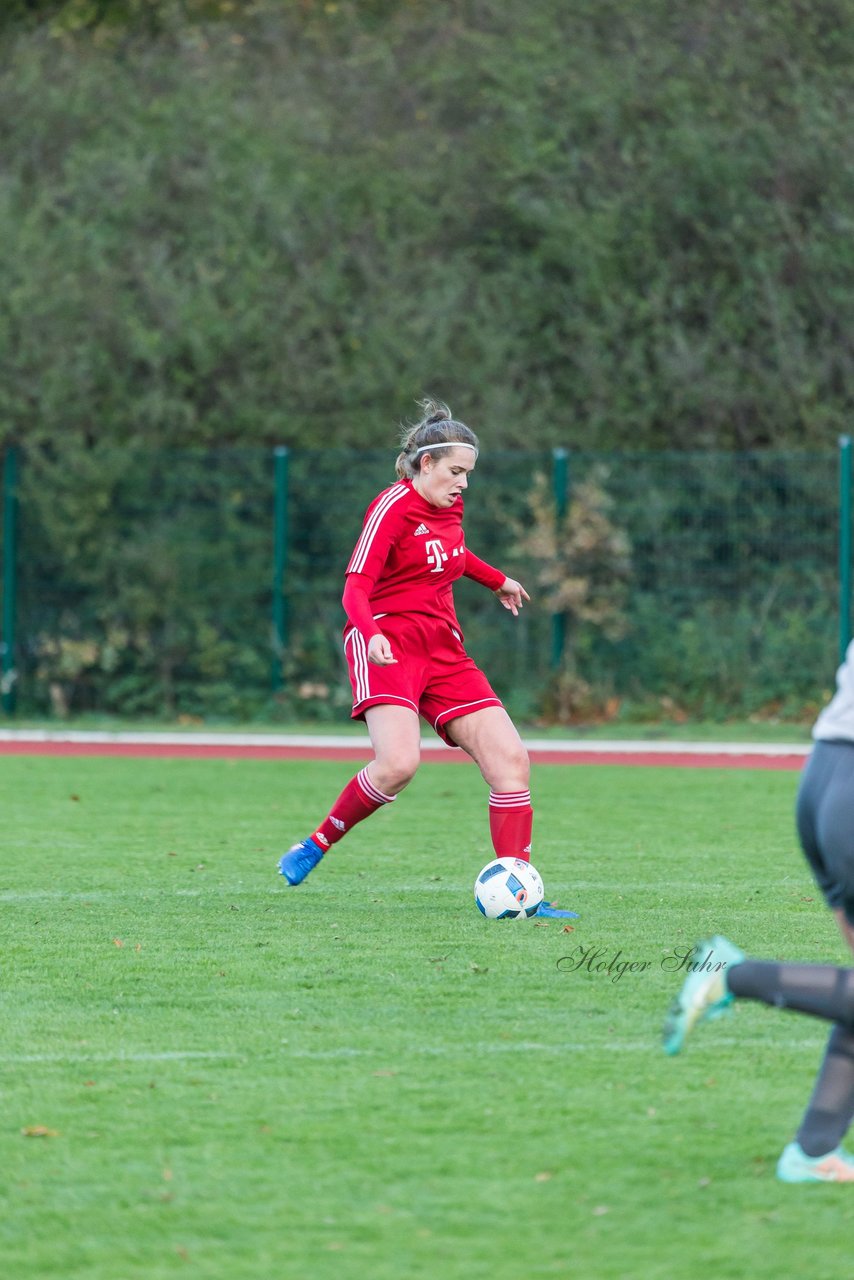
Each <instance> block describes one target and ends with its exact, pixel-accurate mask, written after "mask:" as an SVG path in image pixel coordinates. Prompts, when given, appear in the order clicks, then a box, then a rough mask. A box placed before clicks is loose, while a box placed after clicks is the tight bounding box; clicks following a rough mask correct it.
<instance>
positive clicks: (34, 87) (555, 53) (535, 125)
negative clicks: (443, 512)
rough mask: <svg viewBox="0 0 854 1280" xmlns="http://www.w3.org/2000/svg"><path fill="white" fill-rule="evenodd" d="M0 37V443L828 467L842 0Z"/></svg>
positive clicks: (261, 18)
mask: <svg viewBox="0 0 854 1280" xmlns="http://www.w3.org/2000/svg"><path fill="white" fill-rule="evenodd" d="M4 12H5V15H6V17H5V27H4V30H3V32H2V35H0V154H2V167H1V168H0V276H2V279H3V281H4V288H3V290H2V291H0V342H2V346H3V350H4V360H3V364H2V369H0V433H2V438H5V439H13V438H14V439H18V440H27V441H32V442H40V441H50V442H51V445H52V446H53V447H57V444H58V441H59V439H60V438H61V439H62V441H63V446H62V447H63V448H67V449H73V448H87V447H90V446H91V444H92V442H93V441H102V440H109V441H112V442H114V443H137V442H141V441H144V442H146V443H148V444H155V445H164V444H165V445H169V446H175V445H198V444H225V443H237V444H249V443H252V444H258V443H272V442H277V441H283V442H286V443H291V444H299V445H307V446H310V447H314V446H318V445H322V444H324V443H330V444H347V445H353V446H356V447H359V446H363V445H376V446H379V445H384V444H387V443H388V442H389V438H390V433H393V431H394V424H395V423H396V422H397V421H398V420H399V419H400V418H401V417H403V416H405V415H406V414H407V413H408V412H409V409H410V407H411V406H412V404H413V401H414V399H415V398H416V397H417V396H419V395H421V394H423V393H424V392H425V391H431V392H435V393H437V394H439V395H442V396H443V397H444V398H445V399H447V400H448V401H449V402H450V403H451V405H452V406H453V407H454V408H455V410H456V412H457V413H458V414H460V415H462V416H463V417H465V418H467V419H468V420H470V421H471V422H472V424H473V425H474V426H475V427H476V428H477V429H479V430H480V431H482V433H483V436H484V439H485V442H486V444H487V445H488V446H489V445H491V446H492V447H512V446H513V445H514V444H519V443H521V442H523V441H524V442H527V443H533V444H535V445H536V446H537V447H540V446H548V445H550V444H569V445H572V446H574V447H581V448H606V449H612V448H632V449H638V448H640V449H647V448H649V449H660V448H676V449H693V448H737V449H754V448H757V447H759V448H761V447H765V446H777V447H782V446H786V445H788V446H792V447H804V446H806V447H812V446H815V447H822V446H828V445H832V443H833V441H834V437H835V434H836V433H837V432H838V431H840V430H843V429H845V428H846V427H847V426H848V425H850V410H851V395H852V392H851V387H852V385H854V378H852V372H854V370H853V369H852V341H854V339H853V338H852V335H854V235H852V231H854V214H852V210H853V209H854V163H852V159H854V157H852V149H854V118H852V115H854V105H853V104H854V97H852V94H851V93H850V83H851V72H852V62H853V61H854V21H852V17H854V13H852V9H851V4H850V0H837V2H836V3H834V2H833V0H821V2H819V0H735V2H733V0H709V3H706V4H704V5H703V6H697V5H694V4H688V3H677V4H673V3H672V0H644V3H640V2H639V0H576V2H575V3H573V4H569V5H555V4H554V3H553V0H525V2H524V3H521V2H519V3H511V2H509V0H429V2H428V0H374V2H372V3H367V2H361V3H357V2H350V3H335V2H331V0H330V2H327V3H320V2H315V0H290V2H286V0H256V2H254V3H246V4H238V3H229V2H226V0H222V2H220V3H217V2H215V0H183V3H179V2H178V0H162V2H158V0H113V2H112V3H111V2H109V0H65V2H64V3H60V2H56V3H43V4H41V3H36V2H35V0H17V3H15V0H13V3H12V5H11V7H9V5H8V4H7V6H6V9H5V10H4Z"/></svg>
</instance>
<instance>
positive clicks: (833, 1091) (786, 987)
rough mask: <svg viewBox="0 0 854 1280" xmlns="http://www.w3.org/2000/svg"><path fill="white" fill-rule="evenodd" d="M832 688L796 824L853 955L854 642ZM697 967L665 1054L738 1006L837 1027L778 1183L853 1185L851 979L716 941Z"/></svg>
mask: <svg viewBox="0 0 854 1280" xmlns="http://www.w3.org/2000/svg"><path fill="white" fill-rule="evenodd" d="M836 684H837V688H836V694H835V695H834V697H833V699H832V701H831V702H830V703H829V704H828V705H827V706H826V707H825V709H824V710H823V711H822V712H821V714H820V715H819V717H818V720H817V721H816V723H815V726H814V728H813V738H814V739H815V742H814V746H813V749H812V752H811V753H810V757H809V759H808V761H807V763H806V766H805V768H804V771H803V774H802V775H801V783H800V787H799V789H798V799H797V806H796V819H797V828H798V835H799V837H800V842H801V846H802V848H803V851H804V853H805V855H806V857H807V860H808V862H809V864H810V868H811V870H812V873H813V876H814V877H815V880H816V883H817V884H818V886H819V888H820V889H821V891H822V893H823V894H824V898H825V901H826V902H827V905H828V906H829V907H830V909H831V911H832V912H833V914H834V916H835V917H836V921H837V923H838V925H839V928H840V930H841V933H842V936H843V938H844V939H845V941H846V943H847V944H848V946H849V947H851V949H852V950H854V642H852V643H851V644H850V645H849V646H848V650H847V652H846V655H845V661H844V662H843V664H842V666H841V667H840V668H839V670H838V672H837V675H836ZM694 963H695V966H696V967H695V970H694V972H693V973H691V974H690V975H689V977H688V978H687V979H686V980H685V983H684V985H683V987H682V990H681V992H680V993H679V995H678V997H677V998H676V1000H675V1002H674V1003H673V1005H672V1006H671V1009H670V1012H669V1014H668V1017H667V1020H666V1023H665V1028H664V1048H665V1051H666V1052H667V1053H678V1052H679V1050H680V1049H681V1047H682V1044H683V1042H684V1039H685V1037H686V1035H687V1034H688V1033H689V1032H690V1031H691V1029H692V1028H693V1027H694V1026H696V1025H697V1023H699V1022H702V1021H704V1020H705V1019H711V1018H714V1017H716V1016H717V1015H718V1014H719V1013H722V1012H723V1011H724V1010H725V1009H726V1007H727V1006H728V1005H730V1004H731V1003H732V1001H733V1000H736V999H741V1000H760V1001H762V1002H763V1003H765V1004H770V1005H776V1006H777V1007H778V1008H781V1009H794V1010H797V1011H798V1012H800V1013H807V1014H810V1015H811V1016H812V1017H815V1018H823V1019H825V1020H826V1021H828V1022H832V1023H833V1024H834V1025H833V1028H832V1030H831V1032H830V1038H829V1040H828V1043H827V1048H826V1050H825V1055H824V1061H823V1063H822V1066H821V1069H820V1071H819V1074H818V1078H817V1080H816V1082H815V1086H814V1088H813V1093H812V1097H811V1098H810V1101H809V1105H808V1106H807V1109H806V1112H805V1113H804V1116H803V1119H802V1120H801V1124H800V1128H799V1129H798V1131H797V1133H796V1135H795V1138H794V1140H793V1141H792V1142H790V1143H789V1144H788V1146H787V1147H786V1148H785V1150H784V1151H783V1154H782V1155H781V1156H780V1159H779V1161H778V1162H777V1176H778V1178H780V1179H781V1180H782V1181H783V1182H854V1156H852V1155H851V1154H850V1153H849V1152H847V1151H845V1150H844V1149H843V1147H842V1146H841V1145H840V1144H841V1142H842V1140H843V1138H844V1137H845V1135H846V1133H847V1132H848V1129H849V1127H850V1125H851V1121H852V1119H854V969H845V968H836V967H835V966H832V965H811V964H788V963H786V964H783V963H779V964H778V963H775V962H769V961H763V960H748V959H746V958H745V956H744V955H743V954H742V952H741V951H739V949H738V948H737V947H735V946H733V944H732V943H731V942H728V941H727V940H726V939H725V938H720V937H716V938H712V939H711V940H710V941H709V942H701V943H698V944H697V946H696V947H695V949H694Z"/></svg>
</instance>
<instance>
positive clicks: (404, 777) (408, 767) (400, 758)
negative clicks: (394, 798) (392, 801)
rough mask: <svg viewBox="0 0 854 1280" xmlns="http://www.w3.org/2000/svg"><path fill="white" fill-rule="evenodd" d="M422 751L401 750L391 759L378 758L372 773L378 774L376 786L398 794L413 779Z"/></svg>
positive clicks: (391, 793) (392, 793)
mask: <svg viewBox="0 0 854 1280" xmlns="http://www.w3.org/2000/svg"><path fill="white" fill-rule="evenodd" d="M420 760H421V755H420V752H419V751H417V750H415V751H400V752H398V753H397V754H396V755H395V756H394V757H393V758H391V759H385V758H384V759H382V760H377V762H376V766H375V768H373V769H372V770H371V774H372V775H374V774H376V777H377V781H376V786H378V787H379V788H380V790H381V791H387V792H388V793H389V794H390V795H397V793H398V791H402V790H403V788H404V787H405V786H408V784H409V783H410V782H411V781H412V779H413V778H414V777H415V774H416V772H417V769H418V765H419V764H420Z"/></svg>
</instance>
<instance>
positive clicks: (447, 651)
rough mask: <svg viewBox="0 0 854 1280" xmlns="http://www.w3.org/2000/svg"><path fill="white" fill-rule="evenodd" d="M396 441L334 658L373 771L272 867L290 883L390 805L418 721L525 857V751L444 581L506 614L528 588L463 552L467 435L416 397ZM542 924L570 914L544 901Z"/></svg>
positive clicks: (356, 554) (416, 741) (349, 578)
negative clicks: (470, 778) (458, 755)
mask: <svg viewBox="0 0 854 1280" xmlns="http://www.w3.org/2000/svg"><path fill="white" fill-rule="evenodd" d="M421 407H422V409H423V414H424V416H423V418H422V420H421V421H420V422H419V423H418V424H417V425H416V426H414V427H412V428H409V429H407V430H406V431H405V433H404V436H403V440H402V444H403V449H402V451H401V453H400V455H399V457H398V459H397V475H398V480H397V482H396V483H395V484H393V485H391V487H390V488H388V489H384V490H383V492H382V493H381V494H379V496H378V497H377V498H375V499H374V501H373V502H372V503H371V505H370V506H369V507H368V510H367V512H366V514H365V521H364V525H363V528H362V532H361V535H360V537H359V539H358V541H357V543H356V546H355V549H354V551H353V554H352V556H351V557H350V563H349V564H348V566H347V571H346V583H345V587H344V596H343V605H344V611H345V613H346V615H347V625H346V627H345V628H344V651H345V653H346V656H347V662H348V666H349V672H350V682H351V684H352V686H353V699H354V700H353V712H352V714H353V717H354V718H355V719H360V720H364V721H365V722H366V724H367V727H368V734H369V736H370V739H371V746H372V748H373V752H374V758H373V760H372V761H371V762H370V763H369V764H368V765H366V766H365V768H364V769H362V770H360V772H359V773H357V774H356V776H355V777H354V778H352V779H351V780H350V781H349V782H348V783H347V786H346V787H345V788H344V790H343V791H342V792H341V794H340V796H339V797H338V799H337V800H336V801H335V803H334V804H333V806H332V808H331V810H330V812H329V814H328V816H327V817H326V818H325V819H324V821H323V822H322V823H321V824H320V826H319V827H318V828H317V829H316V830H315V831H314V832H312V834H311V835H310V836H308V838H307V839H305V840H301V841H300V842H299V843H298V844H295V845H294V846H293V848H291V849H289V850H288V852H287V853H285V854H283V855H282V857H281V858H280V859H279V870H280V872H281V874H282V875H283V876H284V877H285V879H286V880H287V882H288V884H291V885H297V884H301V883H302V881H303V880H304V879H305V878H306V876H307V875H308V874H309V872H310V871H311V870H312V869H313V868H314V867H315V866H317V864H318V862H319V861H320V859H321V858H322V857H324V855H325V854H326V853H327V851H328V850H329V849H330V848H331V846H332V845H334V844H337V842H338V841H339V840H340V839H341V838H342V837H343V836H344V835H346V833H347V832H348V831H350V830H351V829H352V828H353V827H354V826H355V825H356V823H357V822H361V821H362V820H363V819H364V818H367V817H369V816H370V815H371V814H372V813H375V812H376V810H377V809H379V808H381V807H382V806H383V805H386V804H390V803H391V802H392V801H393V800H394V799H395V797H396V796H397V794H398V792H400V791H402V790H403V788H404V787H405V786H406V785H407V783H408V782H410V781H411V779H412V777H413V776H414V774H415V771H416V769H417V768H418V765H419V762H420V755H421V750H420V741H421V735H420V722H419V716H423V717H424V719H425V720H427V721H429V723H430V724H431V725H432V726H433V728H434V729H435V730H436V732H437V733H438V734H439V736H440V737H441V738H443V739H444V740H445V742H447V743H449V744H450V745H451V746H457V747H462V748H463V750H464V751H467V752H468V754H469V755H470V756H471V757H472V759H473V760H474V761H475V763H476V764H477V765H478V767H479V769H480V771H481V773H482V774H483V777H484V779H485V781H486V782H487V784H488V785H489V788H490V792H489V827H490V834H491V837H492V844H493V847H494V849H495V856H496V857H505V856H506V857H516V858H523V859H525V860H528V859H529V858H530V852H531V826H532V820H533V812H532V809H531V793H530V790H529V764H528V754H527V751H526V750H525V747H524V745H523V743H522V740H521V738H520V737H519V734H518V733H517V731H516V728H515V726H514V725H513V722H512V721H511V719H510V717H509V715H508V714H507V712H506V711H505V709H504V707H503V706H502V703H501V700H500V698H498V697H497V695H496V694H495V692H494V691H493V689H492V687H491V685H490V684H489V681H488V680H487V678H486V676H485V675H484V674H483V672H482V671H481V670H480V669H479V668H478V667H477V666H476V664H475V662H474V661H473V659H472V658H470V657H469V655H468V654H467V653H466V650H465V647H464V645H463V636H462V631H461V629H460V624H459V622H458V621H457V616H456V613H455V611H454V596H453V584H454V582H455V580H456V579H457V578H460V577H462V576H463V575H465V576H466V577H468V578H473V579H474V581H475V582H479V583H481V585H482V586H484V587H487V588H488V589H489V590H490V591H493V592H494V593H495V595H496V596H497V597H498V599H499V601H500V602H501V604H502V605H503V606H504V607H505V608H506V609H509V610H510V612H511V613H512V614H513V616H514V617H516V616H517V615H518V612H519V610H520V609H521V608H522V604H523V601H525V600H528V599H530V597H529V595H528V593H527V591H526V590H525V588H524V587H523V586H522V585H521V583H519V582H517V581H516V580H515V579H514V578H510V577H508V576H507V575H506V574H505V573H503V572H502V571H501V570H500V569H495V568H493V567H492V565H489V564H487V563H486V562H485V561H483V560H480V559H479V558H478V557H477V556H476V555H474V553H473V552H472V551H470V550H469V548H468V547H467V546H466V542H465V536H464V534H463V526H462V519H463V493H464V492H465V490H466V488H467V486H468V480H469V476H470V475H471V473H472V471H473V470H474V466H475V463H476V461H477V456H478V449H479V445H478V440H477V436H476V435H475V434H474V432H473V431H471V430H470V429H469V428H468V427H467V426H466V425H465V424H464V423H462V422H459V421H457V420H456V419H454V418H453V417H452V416H451V411H450V409H448V407H447V406H446V405H444V404H441V403H439V402H436V401H433V400H425V401H423V402H422V405H421ZM540 914H543V915H559V914H560V915H571V914H573V913H571V912H558V911H557V909H556V908H555V907H552V906H551V905H550V904H548V903H545V904H543V906H542V907H541V910H540Z"/></svg>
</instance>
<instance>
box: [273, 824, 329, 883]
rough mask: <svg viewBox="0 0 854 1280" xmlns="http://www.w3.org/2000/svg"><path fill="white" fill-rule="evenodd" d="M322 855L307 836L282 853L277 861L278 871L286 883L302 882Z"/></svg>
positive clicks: (321, 851)
mask: <svg viewBox="0 0 854 1280" xmlns="http://www.w3.org/2000/svg"><path fill="white" fill-rule="evenodd" d="M322 857H323V850H322V849H321V848H319V847H318V845H316V844H315V843H314V841H313V840H312V838H311V836H309V837H308V838H307V839H305V840H301V841H300V843H299V844H295V845H294V846H293V848H292V849H288V851H287V853H283V854H282V856H281V858H279V861H278V868H279V872H280V873H281V875H283V876H284V877H285V879H286V880H287V882H288V884H291V885H296V884H302V882H303V880H304V879H305V878H306V876H307V875H308V873H309V871H313V870H314V868H315V867H316V866H317V864H318V862H319V861H320V859H321V858H322Z"/></svg>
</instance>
